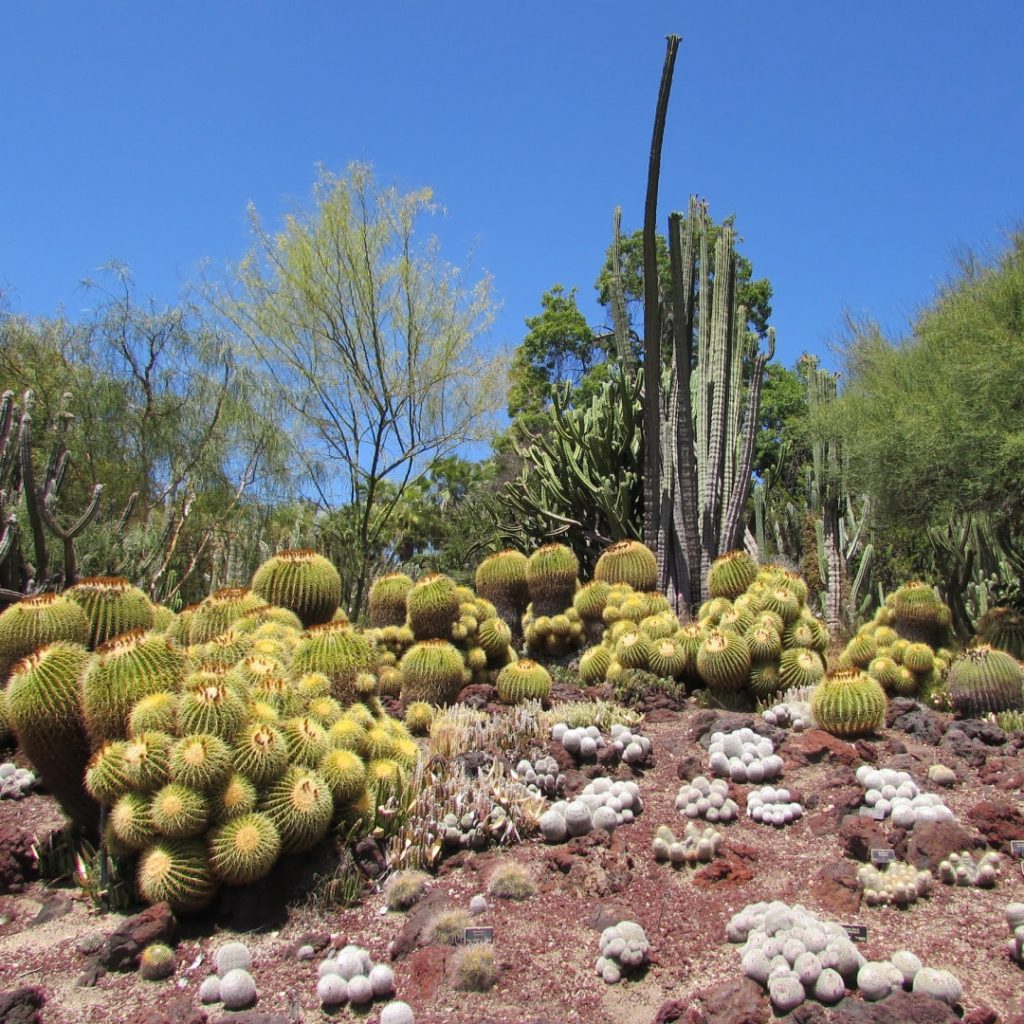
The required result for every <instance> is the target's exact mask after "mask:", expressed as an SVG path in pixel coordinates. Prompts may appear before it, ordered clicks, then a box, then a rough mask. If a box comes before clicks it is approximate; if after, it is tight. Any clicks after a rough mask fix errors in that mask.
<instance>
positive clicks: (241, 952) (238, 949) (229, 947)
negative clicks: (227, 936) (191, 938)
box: [214, 942, 252, 978]
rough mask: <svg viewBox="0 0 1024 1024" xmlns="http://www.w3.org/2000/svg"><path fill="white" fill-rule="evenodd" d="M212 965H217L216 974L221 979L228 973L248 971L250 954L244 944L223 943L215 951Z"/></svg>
mask: <svg viewBox="0 0 1024 1024" xmlns="http://www.w3.org/2000/svg"><path fill="white" fill-rule="evenodd" d="M214 963H215V964H216V965H217V974H218V975H220V977H222V978H223V977H224V975H225V974H227V973H228V972H230V971H234V970H243V971H247V970H249V967H250V965H251V964H252V954H251V953H250V952H249V947H248V946H247V945H246V944H245V943H244V942H225V943H224V945H223V946H220V947H219V948H218V949H217V952H216V954H215V956H214Z"/></svg>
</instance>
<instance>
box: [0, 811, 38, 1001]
mask: <svg viewBox="0 0 1024 1024" xmlns="http://www.w3.org/2000/svg"><path fill="white" fill-rule="evenodd" d="M34 841H35V840H34V837H33V835H32V833H31V832H26V831H25V829H23V828H19V827H18V826H17V825H4V826H2V827H0V894H3V893H8V892H21V890H22V889H24V888H25V883H26V882H28V881H30V880H31V879H33V878H35V876H36V874H38V865H37V863H36V858H35V856H34V855H33V853H32V844H33V842H34ZM18 991H19V992H20V991H21V989H19V990H18ZM2 1019H3V1018H0V1020H2Z"/></svg>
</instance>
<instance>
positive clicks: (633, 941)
mask: <svg viewBox="0 0 1024 1024" xmlns="http://www.w3.org/2000/svg"><path fill="white" fill-rule="evenodd" d="M650 948H651V947H650V943H649V942H648V941H647V936H646V935H645V934H644V930H643V928H641V927H640V925H638V924H637V923H636V922H635V921H620V922H619V923H618V924H616V925H612V926H611V927H610V928H605V930H604V931H603V932H601V943H600V955H599V956H598V958H597V960H596V962H595V963H594V967H595V969H596V970H597V973H598V974H599V975H600V976H601V978H603V979H604V981H605V982H607V983H608V984H609V985H614V984H615V983H616V982H617V981H619V980H620V979H621V978H622V975H623V974H625V973H626V972H628V971H635V970H637V969H639V968H641V967H643V965H644V964H646V963H647V960H648V955H649V952H650Z"/></svg>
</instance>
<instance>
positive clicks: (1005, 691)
mask: <svg viewBox="0 0 1024 1024" xmlns="http://www.w3.org/2000/svg"><path fill="white" fill-rule="evenodd" d="M946 687H947V691H948V695H949V703H950V704H951V705H952V707H953V710H954V711H955V712H956V713H957V715H959V716H960V717H962V718H981V717H983V716H984V715H988V714H1000V713H1002V712H1013V711H1022V710H1024V668H1022V667H1021V664H1020V662H1018V661H1017V660H1016V659H1015V658H1014V657H1013V656H1012V655H1010V654H1007V653H1006V652H1005V651H1000V650H996V649H995V648H994V647H989V646H988V645H987V644H982V645H980V646H977V647H971V648H969V649H968V650H966V651H965V652H964V653H963V654H962V655H961V656H960V657H959V658H957V659H956V660H955V661H954V662H953V663H952V665H950V666H949V675H948V676H947V679H946Z"/></svg>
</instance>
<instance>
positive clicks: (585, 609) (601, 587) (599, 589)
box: [572, 580, 611, 622]
mask: <svg viewBox="0 0 1024 1024" xmlns="http://www.w3.org/2000/svg"><path fill="white" fill-rule="evenodd" d="M610 591H611V584H609V583H606V582H605V581H604V580H591V581H590V582H589V583H584V584H583V586H582V587H580V589H579V590H577V591H576V593H575V594H574V595H573V599H572V606H573V608H575V609H576V612H577V614H578V615H579V617H580V618H581V619H582V620H583V621H584V622H601V621H602V616H603V615H604V609H605V606H606V605H607V603H608V594H609V592H610Z"/></svg>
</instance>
